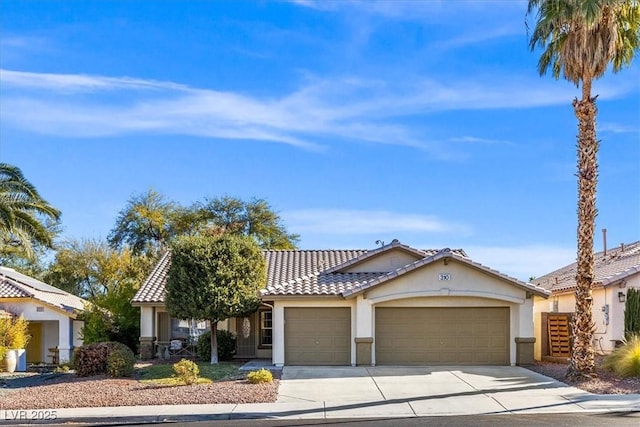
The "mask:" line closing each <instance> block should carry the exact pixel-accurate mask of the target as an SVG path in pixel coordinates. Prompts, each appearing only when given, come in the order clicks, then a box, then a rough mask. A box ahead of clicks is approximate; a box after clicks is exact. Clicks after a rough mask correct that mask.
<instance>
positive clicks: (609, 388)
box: [527, 358, 640, 394]
mask: <svg viewBox="0 0 640 427" xmlns="http://www.w3.org/2000/svg"><path fill="white" fill-rule="evenodd" d="M601 362H602V359H601V358H598V359H597V360H596V377H595V378H592V379H586V380H580V381H569V380H567V379H566V378H565V376H566V374H567V368H568V367H569V365H567V364H563V363H551V362H536V363H535V365H532V366H527V368H528V369H530V370H532V371H534V372H538V373H540V374H542V375H546V376H548V377H551V378H554V379H556V380H558V381H561V382H563V383H565V384H569V385H571V386H574V387H577V388H579V389H581V390H585V391H588V392H590V393H596V394H631V393H640V377H631V378H620V377H618V376H616V375H615V374H614V373H613V372H611V371H608V370H606V369H603V368H601V367H600V363H601Z"/></svg>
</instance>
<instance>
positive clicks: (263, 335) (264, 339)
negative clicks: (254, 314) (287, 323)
mask: <svg viewBox="0 0 640 427" xmlns="http://www.w3.org/2000/svg"><path fill="white" fill-rule="evenodd" d="M259 313H260V346H261V347H271V345H272V344H273V317H272V314H273V313H272V312H271V310H261V311H260V312H259Z"/></svg>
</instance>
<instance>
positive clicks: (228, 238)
mask: <svg viewBox="0 0 640 427" xmlns="http://www.w3.org/2000/svg"><path fill="white" fill-rule="evenodd" d="M265 281H266V262H265V259H264V255H263V254H262V251H261V250H260V247H259V246H258V245H257V244H256V243H255V241H254V240H253V239H252V238H251V237H247V236H239V235H232V234H228V233H224V234H222V235H211V234H202V235H196V236H182V237H180V238H178V239H176V240H175V241H174V242H173V244H172V245H171V266H170V267H169V272H168V276H167V285H166V292H167V294H166V298H165V304H166V307H167V310H168V311H169V314H170V315H171V316H172V317H176V318H179V319H202V320H208V321H209V322H210V324H211V363H212V364H216V363H218V344H217V339H216V336H217V323H218V322H219V321H221V320H225V319H228V318H229V317H240V316H243V315H245V314H247V313H250V312H253V311H255V310H256V309H257V307H258V305H259V303H260V297H259V295H258V290H259V289H260V288H261V287H262V286H264V284H265Z"/></svg>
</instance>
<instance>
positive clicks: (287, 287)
mask: <svg viewBox="0 0 640 427" xmlns="http://www.w3.org/2000/svg"><path fill="white" fill-rule="evenodd" d="M398 248H399V249H402V250H405V251H408V252H410V253H412V254H414V255H417V256H418V257H420V259H418V260H417V261H416V262H414V263H411V264H409V265H408V266H404V267H402V268H399V269H396V270H393V271H389V272H357V273H353V272H345V271H344V269H345V268H348V267H350V266H353V265H355V264H359V263H361V262H363V261H364V260H366V259H368V258H370V257H371V256H375V255H377V254H379V253H382V252H384V251H388V250H392V249H398ZM264 256H265V259H266V261H267V283H266V286H265V288H264V289H262V291H261V294H262V296H263V297H269V296H272V297H273V296H312V295H315V296H347V295H351V294H353V293H357V292H360V291H362V290H363V289H366V288H367V287H370V286H374V285H376V284H379V283H382V282H384V281H386V280H390V279H392V278H394V277H397V276H398V275H401V274H404V273H406V272H409V271H412V270H414V269H416V268H419V267H421V266H423V265H426V264H428V263H430V262H434V261H436V260H438V259H441V258H443V257H455V259H457V260H459V261H461V262H465V263H468V264H469V265H471V266H473V267H475V268H478V269H481V270H483V271H485V272H488V273H490V274H493V275H495V276H499V277H501V278H503V279H506V280H509V281H511V282H513V283H514V284H515V285H516V286H519V287H522V288H525V289H526V290H529V291H532V292H534V293H537V294H539V295H543V296H547V294H548V293H547V292H546V291H544V290H543V289H540V288H537V287H535V286H533V285H531V284H527V283H523V282H520V281H518V280H516V279H514V278H511V277H508V276H506V275H503V274H501V273H499V272H497V271H495V270H491V269H489V268H487V267H484V266H482V265H481V264H478V263H474V262H472V261H471V260H470V259H468V258H467V256H466V254H465V252H464V251H463V250H462V249H455V250H451V249H446V250H442V251H438V250H436V249H424V250H419V249H414V248H411V247H409V246H406V245H403V244H401V243H400V242H398V241H393V242H392V243H390V244H388V245H385V246H382V247H380V248H377V249H374V250H365V249H354V250H267V251H264ZM170 261H171V256H170V255H169V253H165V254H164V255H163V256H162V258H161V259H160V261H159V262H158V264H157V265H156V266H155V268H154V269H153V271H152V272H151V274H150V275H149V277H148V278H147V279H146V280H145V281H144V283H143V284H142V286H141V287H140V289H139V290H138V292H137V293H136V295H135V296H134V298H133V299H132V303H133V304H136V305H142V304H154V303H163V302H164V296H165V284H166V279H167V273H168V270H169V264H170Z"/></svg>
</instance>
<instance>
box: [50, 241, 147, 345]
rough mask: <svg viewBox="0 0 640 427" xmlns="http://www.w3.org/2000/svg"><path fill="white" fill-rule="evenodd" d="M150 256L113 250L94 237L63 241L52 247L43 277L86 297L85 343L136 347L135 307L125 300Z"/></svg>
mask: <svg viewBox="0 0 640 427" xmlns="http://www.w3.org/2000/svg"><path fill="white" fill-rule="evenodd" d="M152 262H153V259H151V258H150V257H146V256H143V255H134V254H133V253H132V252H131V251H130V250H128V249H123V250H121V251H117V250H114V249H111V248H110V247H109V246H108V245H107V244H106V243H105V242H101V241H96V240H84V241H74V240H71V241H68V242H66V243H65V244H64V246H63V247H62V248H61V249H60V250H59V251H58V253H57V254H56V257H55V259H54V261H53V263H52V264H51V265H50V266H49V269H48V271H47V273H46V274H45V277H44V279H45V281H46V282H47V283H50V284H52V285H53V286H57V287H58V288H60V289H63V290H66V291H67V292H70V293H72V294H75V295H78V296H80V297H83V298H86V299H87V300H88V301H90V302H91V306H90V307H87V310H86V311H85V313H84V315H83V320H84V321H85V327H84V330H83V338H84V340H85V342H86V343H92V342H101V341H118V342H121V343H124V344H126V345H127V346H129V347H131V348H132V349H133V350H135V349H136V346H137V342H138V338H139V335H140V334H139V329H140V325H139V322H140V312H139V308H137V307H133V306H131V304H130V300H131V298H133V296H134V295H135V293H136V291H137V289H138V287H139V286H140V284H141V283H142V282H143V280H144V278H145V277H146V275H147V272H148V271H149V269H150V268H151V265H152Z"/></svg>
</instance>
